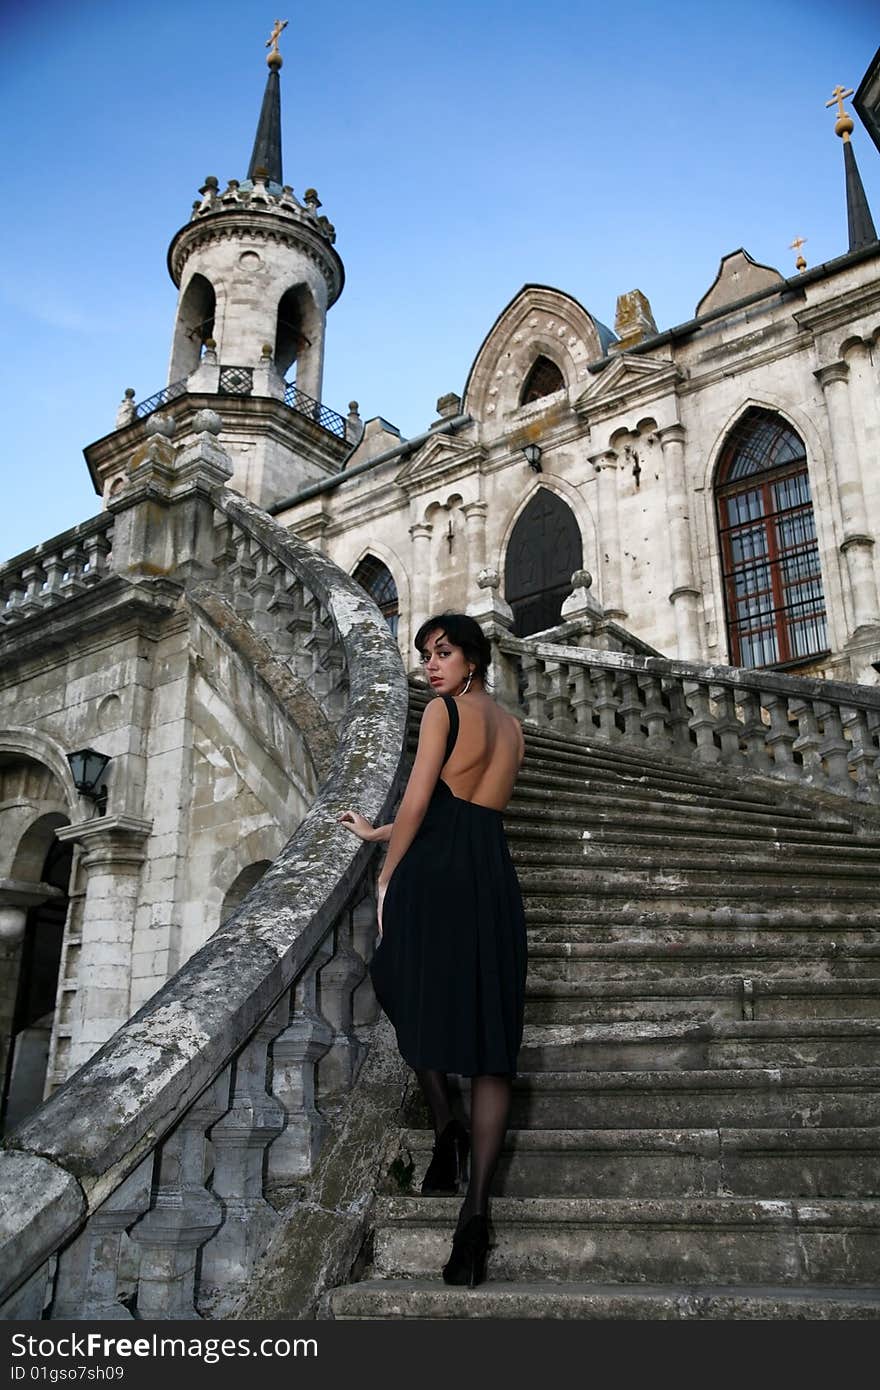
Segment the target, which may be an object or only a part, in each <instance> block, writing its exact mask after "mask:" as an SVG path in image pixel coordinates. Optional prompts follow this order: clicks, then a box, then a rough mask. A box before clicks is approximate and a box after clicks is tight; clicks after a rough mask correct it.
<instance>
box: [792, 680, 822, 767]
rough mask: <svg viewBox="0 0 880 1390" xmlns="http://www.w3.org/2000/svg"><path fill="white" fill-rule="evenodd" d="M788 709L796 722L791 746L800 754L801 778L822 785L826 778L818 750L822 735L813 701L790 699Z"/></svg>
mask: <svg viewBox="0 0 880 1390" xmlns="http://www.w3.org/2000/svg"><path fill="white" fill-rule="evenodd" d="M788 710H789V713H790V714H793V715H794V716H795V718H796V719H797V722H798V736H797V738H796V739H795V740H794V743H793V744H792V745H791V746H792V750H793V751H794V752H795V753H800V755H801V766H802V777H803V780H804V781H806V782H810V783H811V784H812V785H813V786H819V787H824V786H825V783H826V780H827V779H826V776H825V768H824V767H823V766H822V754H821V752H820V748H821V744H822V737H821V734H820V733H819V724H818V721H817V719H816V711H815V710H814V708H813V703H812V701H811V700H800V699H790V700H789V702H788Z"/></svg>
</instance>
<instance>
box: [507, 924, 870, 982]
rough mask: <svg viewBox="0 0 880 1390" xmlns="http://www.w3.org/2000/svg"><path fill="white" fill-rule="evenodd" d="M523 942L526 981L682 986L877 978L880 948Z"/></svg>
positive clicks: (820, 942)
mask: <svg viewBox="0 0 880 1390" xmlns="http://www.w3.org/2000/svg"><path fill="white" fill-rule="evenodd" d="M707 935H708V939H707V940H705V941H703V942H691V941H687V942H682V941H656V940H655V941H650V942H644V941H634V940H631V939H624V940H622V941H609V942H605V941H598V942H592V941H585V942H580V941H577V942H574V941H559V942H540V941H534V940H530V941H529V980H530V982H534V981H536V980H556V981H558V982H560V983H561V982H563V981H570V982H574V981H578V980H628V979H633V978H637V979H639V980H666V979H678V980H685V979H690V978H691V977H700V976H705V975H713V974H739V975H741V976H743V977H745V978H751V979H754V978H755V977H758V978H764V977H766V976H768V975H785V976H787V977H788V978H789V979H793V980H797V979H803V980H858V979H866V978H876V977H877V976H878V975H880V944H878V943H873V942H872V943H870V944H869V943H865V942H853V943H844V944H843V945H840V944H838V943H837V942H836V941H835V940H833V939H828V940H825V939H823V938H821V937H819V935H818V933H817V938H816V939H815V940H808V941H805V942H789V941H787V940H786V941H781V942H779V943H778V944H777V945H776V946H770V945H768V944H766V943H764V942H755V943H752V942H740V941H716V940H715V939H714V937H713V935H712V934H711V933H709V934H707Z"/></svg>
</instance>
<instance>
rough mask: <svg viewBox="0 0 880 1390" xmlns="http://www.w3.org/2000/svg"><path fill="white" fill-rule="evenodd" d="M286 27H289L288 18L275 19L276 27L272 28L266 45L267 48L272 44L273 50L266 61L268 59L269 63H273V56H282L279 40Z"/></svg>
mask: <svg viewBox="0 0 880 1390" xmlns="http://www.w3.org/2000/svg"><path fill="white" fill-rule="evenodd" d="M286 28H287V20H286V19H276V21H275V27H274V29H273V30H272V32H271V34H270V35H269V37H268V38H267V40H266V47H267V48H270V46H271V52H270V53H269V56H268V58H267V59H266V61H267V62H268V63H271V62H272V59H273V58H280V57H281V54H280V53H279V52H278V40H279V39H280V37H281V33H282V30H284V29H286Z"/></svg>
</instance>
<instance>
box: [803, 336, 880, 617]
mask: <svg viewBox="0 0 880 1390" xmlns="http://www.w3.org/2000/svg"><path fill="white" fill-rule="evenodd" d="M815 375H816V379H817V380H818V382H819V384H820V386H821V387H822V390H823V392H824V393H825V403H826V405H827V407H828V421H829V424H830V427H831V447H832V451H833V454H834V471H835V475H836V479H837V495H838V498H839V500H840V512H841V516H842V519H843V539H842V541H841V544H840V550H841V554H842V555H843V557H844V559H845V561H846V572H847V578H848V579H849V590H850V597H851V600H852V625H853V630H857V629H858V628H860V627H872V626H874V625H876V624H877V623H880V604H878V594H877V581H876V578H875V576H874V558H873V555H872V551H873V548H874V537H873V536H872V535H871V534H870V532H869V531H868V529H867V526H866V516H865V494H864V490H863V488H862V478H861V471H860V468H859V459H858V454H857V452H856V442H855V433H854V430H853V421H852V409H851V403H850V400H849V391H848V387H847V380H848V377H849V367H848V366H847V365H846V363H845V362H832V363H831V364H830V366H828V367H821V368H820V369H819V371H817V372H816V373H815Z"/></svg>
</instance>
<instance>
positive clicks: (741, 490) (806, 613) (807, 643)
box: [715, 407, 828, 667]
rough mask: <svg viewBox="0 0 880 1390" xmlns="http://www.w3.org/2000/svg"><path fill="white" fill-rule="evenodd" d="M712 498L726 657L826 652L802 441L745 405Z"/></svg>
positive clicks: (789, 659) (749, 661)
mask: <svg viewBox="0 0 880 1390" xmlns="http://www.w3.org/2000/svg"><path fill="white" fill-rule="evenodd" d="M715 501H716V505H717V516H718V533H719V537H720V540H721V561H722V571H723V578H724V605H725V610H726V614H727V631H728V634H729V637H730V660H731V661H732V663H733V664H734V665H735V666H751V667H754V666H786V665H795V664H798V663H800V662H803V661H806V660H808V659H809V658H810V657H814V656H816V655H818V654H819V653H820V652H825V651H827V650H828V633H827V626H826V621H825V597H824V593H823V589H822V573H821V569H820V566H819V548H818V544H817V541H816V524H815V518H814V516H813V504H812V501H811V498H810V483H809V478H808V475H807V455H806V450H805V448H804V444H803V440H802V439H801V438H800V436H799V435H798V434H796V433H795V431H794V430H793V429H792V428H791V426H790V425H788V424H786V422H785V421H784V420H783V419H781V417H780V416H778V415H774V414H773V413H772V411H769V410H761V409H759V408H757V407H753V408H752V409H750V410H747V411H746V413H745V414H744V415H743V416H742V418H741V419H740V420H739V421H738V422H737V424H736V425H735V426H734V428H733V430H732V431H731V433H730V436H729V438H728V440H727V442H726V444H725V446H724V451H723V453H722V455H721V461H720V464H719V468H718V474H717V481H716V484H715Z"/></svg>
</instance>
